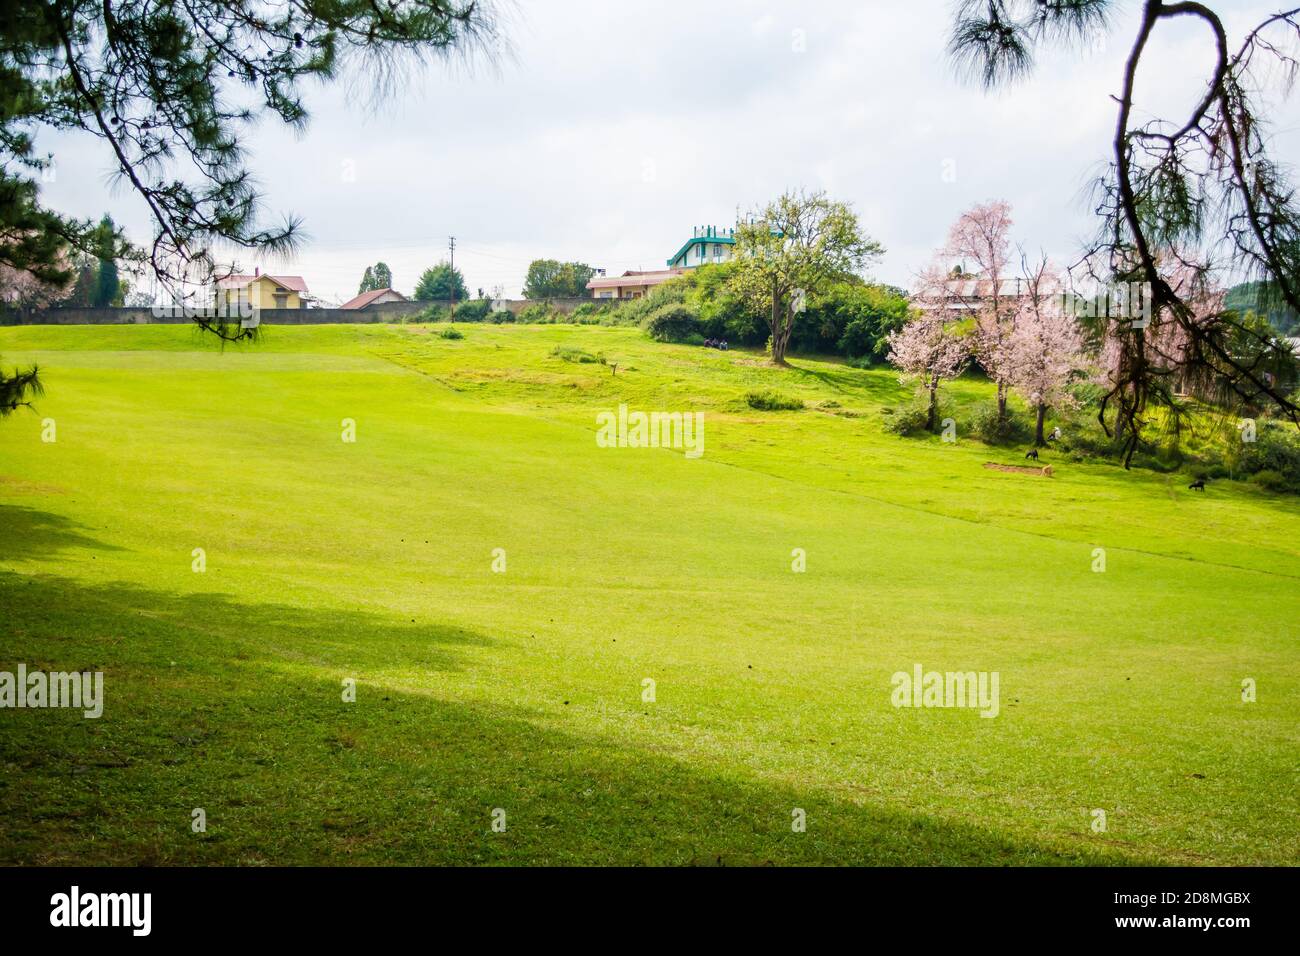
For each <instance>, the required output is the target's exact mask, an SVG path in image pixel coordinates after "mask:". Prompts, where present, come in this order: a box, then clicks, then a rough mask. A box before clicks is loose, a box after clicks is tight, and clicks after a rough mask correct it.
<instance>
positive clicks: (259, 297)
mask: <svg viewBox="0 0 1300 956" xmlns="http://www.w3.org/2000/svg"><path fill="white" fill-rule="evenodd" d="M306 295H307V283H306V282H304V281H303V278H302V276H273V275H270V274H263V273H262V271H261V270H260V269H258V270H255V271H254V272H253V274H252V275H251V276H250V275H229V276H226V277H225V278H224V279H218V280H217V289H216V298H217V304H218V305H224V306H226V308H228V309H233V308H237V307H238V305H239V303H240V301H241V300H242V301H245V302H247V303H248V304H249V305H251V306H252V307H253V308H255V309H303V308H306V302H305V301H304V300H305V298H306Z"/></svg>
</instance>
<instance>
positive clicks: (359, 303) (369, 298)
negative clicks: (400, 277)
mask: <svg viewBox="0 0 1300 956" xmlns="http://www.w3.org/2000/svg"><path fill="white" fill-rule="evenodd" d="M385 292H391V293H393V295H395V296H397V297H398V298H400V299H401V300H402V301H403V302H405V301H406V296H404V295H402V293H400V292H398V291H397V290H396V289H371V290H370V291H369V292H363V293H361V294H360V295H359V296H357V297H356V298H355V299H348V301H346V302H344V303H343V304H342V305H341V306H339V308H340V309H364V308H365V307H366V306H368V305H369V304H370V303H371V302H374V301H375V300H376V299H378V298H379V297H380V296H381V295H383V294H384V293H385Z"/></svg>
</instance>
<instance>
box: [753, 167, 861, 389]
mask: <svg viewBox="0 0 1300 956" xmlns="http://www.w3.org/2000/svg"><path fill="white" fill-rule="evenodd" d="M735 239H736V244H735V256H734V258H733V262H734V263H735V266H734V271H733V273H732V284H733V288H734V289H735V291H736V292H737V294H738V295H740V296H742V297H743V298H745V299H746V300H747V301H748V302H749V303H751V305H752V306H753V307H754V308H755V309H760V310H762V311H763V312H765V313H766V314H767V316H768V331H769V332H770V334H771V343H772V344H771V350H772V362H773V363H774V364H776V365H785V364H787V363H786V359H785V356H786V349H787V347H788V346H789V343H790V336H791V334H792V333H793V331H794V326H795V322H796V321H797V320H798V317H799V315H800V314H801V313H802V311H803V309H804V308H805V306H806V304H807V300H808V299H809V298H810V297H812V296H815V295H816V294H817V293H819V292H821V291H822V290H824V289H825V288H826V287H827V286H828V285H830V284H832V283H834V282H843V281H846V280H849V279H851V278H853V277H855V276H856V275H857V274H858V272H859V271H860V270H861V269H862V268H863V267H864V266H865V265H866V263H867V262H868V261H869V260H872V259H875V258H876V257H878V256H879V255H881V254H882V253H883V252H884V247H883V246H881V245H880V244H879V243H878V242H875V241H874V240H872V239H868V238H867V237H865V236H864V235H863V234H862V231H861V228H860V227H859V225H858V218H857V216H855V215H854V214H853V210H852V209H851V208H850V207H849V206H848V204H847V203H843V202H837V201H833V200H830V199H828V198H827V197H826V194H825V193H824V192H814V193H805V192H803V191H798V192H788V193H786V194H784V195H782V196H781V197H780V198H778V199H776V200H775V201H773V202H771V203H768V205H767V206H766V207H765V208H763V209H762V210H759V211H757V212H756V213H755V214H754V215H752V216H751V217H750V221H748V222H747V223H745V224H744V225H741V226H739V227H738V228H737V229H736V233H735Z"/></svg>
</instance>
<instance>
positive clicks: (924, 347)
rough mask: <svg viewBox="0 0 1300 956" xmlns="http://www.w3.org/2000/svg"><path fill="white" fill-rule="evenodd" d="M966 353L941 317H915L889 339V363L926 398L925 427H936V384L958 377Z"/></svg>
mask: <svg viewBox="0 0 1300 956" xmlns="http://www.w3.org/2000/svg"><path fill="white" fill-rule="evenodd" d="M969 357H970V349H969V346H968V345H967V343H966V342H965V341H964V339H963V338H962V337H961V336H959V335H958V334H957V333H956V332H955V331H954V330H953V329H952V328H951V327H950V325H949V323H948V321H947V319H946V317H945V316H942V315H935V314H933V313H931V314H923V315H919V316H917V317H916V318H914V319H912V321H910V322H908V323H907V324H906V325H905V326H903V327H902V328H901V329H899V330H898V331H897V332H893V333H890V336H889V361H890V362H891V363H893V365H894V366H895V367H896V368H897V369H898V370H899V371H900V372H902V373H903V376H904V377H905V378H913V379H916V380H917V382H918V383H919V384H920V386H921V388H923V389H924V390H925V392H926V393H927V395H928V396H929V404H928V406H927V410H926V418H925V427H926V429H927V430H929V431H934V428H935V425H936V424H938V422H937V420H936V419H937V418H938V410H939V394H938V393H939V384H940V383H941V382H943V381H944V380H945V379H950V378H956V377H957V376H958V375H960V374H961V370H962V368H963V367H964V366H965V365H966V360H967V359H968V358H969Z"/></svg>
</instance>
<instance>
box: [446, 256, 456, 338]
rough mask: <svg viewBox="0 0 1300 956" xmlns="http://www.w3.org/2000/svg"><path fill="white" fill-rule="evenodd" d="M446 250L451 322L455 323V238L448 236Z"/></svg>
mask: <svg viewBox="0 0 1300 956" xmlns="http://www.w3.org/2000/svg"><path fill="white" fill-rule="evenodd" d="M447 250H448V254H449V255H450V257H451V261H450V265H451V275H450V276H449V277H448V278H449V280H450V282H451V320H450V321H452V322H455V321H456V237H455V236H449V237H448V239H447Z"/></svg>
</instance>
